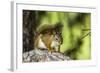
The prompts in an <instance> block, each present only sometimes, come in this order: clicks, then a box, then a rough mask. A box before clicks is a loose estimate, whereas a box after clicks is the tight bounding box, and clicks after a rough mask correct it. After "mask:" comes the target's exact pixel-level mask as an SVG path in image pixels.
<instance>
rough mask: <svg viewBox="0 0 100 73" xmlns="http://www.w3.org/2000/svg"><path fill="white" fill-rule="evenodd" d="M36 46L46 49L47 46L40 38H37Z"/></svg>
mask: <svg viewBox="0 0 100 73" xmlns="http://www.w3.org/2000/svg"><path fill="white" fill-rule="evenodd" d="M38 48H40V49H47V47H46V46H45V44H44V43H43V41H42V39H41V38H40V39H39V44H38Z"/></svg>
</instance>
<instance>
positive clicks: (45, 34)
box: [34, 25, 63, 52]
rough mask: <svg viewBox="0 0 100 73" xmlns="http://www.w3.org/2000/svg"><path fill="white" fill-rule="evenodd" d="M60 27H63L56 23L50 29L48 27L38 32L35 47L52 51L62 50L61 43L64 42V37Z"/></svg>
mask: <svg viewBox="0 0 100 73" xmlns="http://www.w3.org/2000/svg"><path fill="white" fill-rule="evenodd" d="M50 26H51V25H50ZM50 26H48V27H50ZM59 28H62V27H61V26H59V25H56V26H55V27H53V28H49V29H48V28H47V29H45V30H42V32H40V33H38V34H37V35H36V38H35V39H34V48H35V49H47V50H48V51H49V52H52V51H59V52H60V45H61V44H62V40H63V39H62V36H61V30H60V29H59Z"/></svg>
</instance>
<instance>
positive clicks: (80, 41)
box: [37, 11, 91, 60]
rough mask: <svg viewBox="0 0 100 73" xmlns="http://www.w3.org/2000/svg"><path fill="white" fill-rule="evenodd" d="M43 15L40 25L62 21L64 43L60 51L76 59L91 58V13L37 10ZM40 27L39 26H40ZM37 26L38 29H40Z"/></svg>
mask: <svg viewBox="0 0 100 73" xmlns="http://www.w3.org/2000/svg"><path fill="white" fill-rule="evenodd" d="M37 12H38V13H39V14H40V15H38V17H39V16H41V19H40V23H39V24H40V25H39V27H41V26H43V25H55V24H56V23H59V22H60V23H62V24H63V29H62V37H63V43H62V45H61V47H60V51H61V52H62V53H64V54H65V55H68V56H70V57H71V58H72V59H74V60H86V59H90V58H91V36H90V31H91V14H90V13H78V12H51V11H45V12H44V13H43V11H37ZM39 27H38V28H39ZM38 28H37V29H38Z"/></svg>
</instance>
